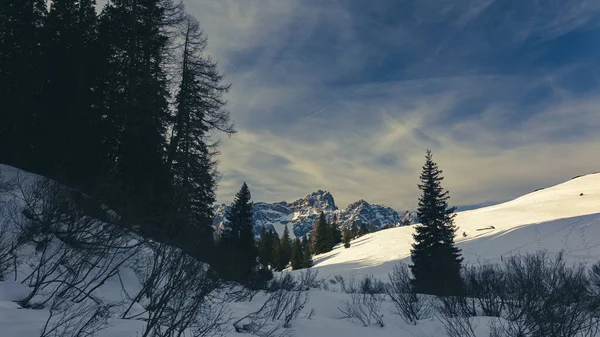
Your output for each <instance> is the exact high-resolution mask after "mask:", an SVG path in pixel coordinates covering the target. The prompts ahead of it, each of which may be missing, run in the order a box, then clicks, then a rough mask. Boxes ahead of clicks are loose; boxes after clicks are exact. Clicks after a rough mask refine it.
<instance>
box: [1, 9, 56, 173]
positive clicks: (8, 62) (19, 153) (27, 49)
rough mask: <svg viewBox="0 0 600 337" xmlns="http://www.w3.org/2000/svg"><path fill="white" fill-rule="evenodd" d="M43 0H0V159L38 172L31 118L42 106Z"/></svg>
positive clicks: (32, 118) (32, 119)
mask: <svg viewBox="0 0 600 337" xmlns="http://www.w3.org/2000/svg"><path fill="white" fill-rule="evenodd" d="M46 15H47V12H46V1H45V0H2V1H0V102H2V108H1V110H2V112H1V113H0V159H1V160H2V162H3V163H6V164H11V165H13V166H17V167H20V168H24V169H26V170H28V171H32V172H36V173H43V172H40V170H39V167H38V164H39V161H37V160H36V158H34V157H33V154H32V149H33V143H32V137H33V136H34V134H33V133H34V130H33V126H34V118H35V115H36V113H37V112H38V111H39V110H40V106H41V105H42V104H41V102H40V97H39V96H40V90H39V89H40V87H41V86H42V83H43V81H44V76H43V73H42V71H41V70H42V69H43V67H42V65H43V62H44V61H43V49H42V46H43V40H44V37H43V25H44V20H45V18H46Z"/></svg>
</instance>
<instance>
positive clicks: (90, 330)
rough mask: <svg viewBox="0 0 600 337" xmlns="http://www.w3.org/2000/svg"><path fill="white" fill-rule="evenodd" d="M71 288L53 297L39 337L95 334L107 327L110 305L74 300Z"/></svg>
mask: <svg viewBox="0 0 600 337" xmlns="http://www.w3.org/2000/svg"><path fill="white" fill-rule="evenodd" d="M72 290H74V288H71V289H69V290H68V291H66V292H65V293H62V294H60V295H57V296H55V297H53V299H52V303H51V305H50V307H49V317H48V319H47V320H46V323H45V324H44V327H43V328H42V331H41V333H40V337H59V336H60V337H80V336H82V337H85V336H95V335H96V334H97V332H99V331H101V330H103V329H105V328H106V327H108V318H109V317H110V314H111V313H110V310H111V308H112V305H109V304H104V303H102V304H98V303H96V302H94V301H92V300H85V301H81V302H74V301H73V300H72V299H73V298H75V297H77V294H76V293H75V292H73V291H72Z"/></svg>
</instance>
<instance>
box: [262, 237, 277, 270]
mask: <svg viewBox="0 0 600 337" xmlns="http://www.w3.org/2000/svg"><path fill="white" fill-rule="evenodd" d="M270 234H271V244H272V245H273V250H272V252H271V254H272V256H271V267H272V268H273V269H275V270H279V255H280V254H281V241H280V239H279V234H277V232H276V231H272V232H270ZM265 254H266V252H265Z"/></svg>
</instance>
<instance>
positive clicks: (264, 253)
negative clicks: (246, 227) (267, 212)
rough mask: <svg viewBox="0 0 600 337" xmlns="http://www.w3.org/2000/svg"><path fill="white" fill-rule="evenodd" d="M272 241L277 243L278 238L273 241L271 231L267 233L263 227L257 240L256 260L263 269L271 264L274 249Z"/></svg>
mask: <svg viewBox="0 0 600 337" xmlns="http://www.w3.org/2000/svg"><path fill="white" fill-rule="evenodd" d="M275 235H277V234H275ZM274 240H277V241H279V238H278V237H277V238H276V239H275V238H274V237H273V232H272V231H270V230H269V231H267V230H266V229H265V227H262V229H261V230H260V238H259V240H258V260H259V261H260V263H261V264H262V265H263V267H265V268H266V267H268V266H269V265H272V263H273V255H274V249H275V246H274Z"/></svg>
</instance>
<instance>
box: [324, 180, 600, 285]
mask: <svg viewBox="0 0 600 337" xmlns="http://www.w3.org/2000/svg"><path fill="white" fill-rule="evenodd" d="M580 194H583V195H580ZM456 224H457V227H458V231H457V237H456V242H457V243H458V246H459V247H460V248H461V249H462V250H463V255H464V258H465V261H466V262H477V261H494V260H499V259H501V256H506V255H510V254H514V253H518V252H535V251H538V250H540V249H546V250H548V251H550V252H558V251H560V250H563V249H564V250H565V253H566V255H567V257H568V258H570V259H572V260H582V261H586V262H589V261H597V260H598V259H600V242H599V239H600V174H590V175H586V176H582V177H578V178H574V179H572V180H569V181H567V182H565V183H562V184H559V185H556V186H553V187H549V188H545V189H541V190H538V191H536V192H533V193H530V194H527V195H524V196H522V197H520V198H517V199H514V200H512V201H509V202H506V203H503V204H499V205H495V206H490V207H485V208H480V209H476V210H471V211H465V212H459V213H457V216H456ZM492 227H493V228H492ZM413 232H414V227H413V226H410V227H399V228H391V229H386V230H383V231H380V232H377V233H372V234H368V235H366V236H363V237H361V238H358V239H357V240H355V241H353V242H352V246H351V247H350V248H349V249H344V248H343V247H336V248H335V249H334V250H333V251H331V252H329V253H326V254H322V255H319V256H317V257H316V258H315V265H316V268H317V269H319V271H320V273H321V275H322V276H325V275H331V276H332V275H336V274H342V275H348V274H373V275H374V276H376V277H378V278H385V277H386V276H387V273H388V272H389V270H390V269H391V268H392V266H393V265H394V264H396V263H397V262H398V261H403V262H406V263H410V249H411V243H412V242H413V239H412V234H413ZM463 232H464V233H466V237H463Z"/></svg>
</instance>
